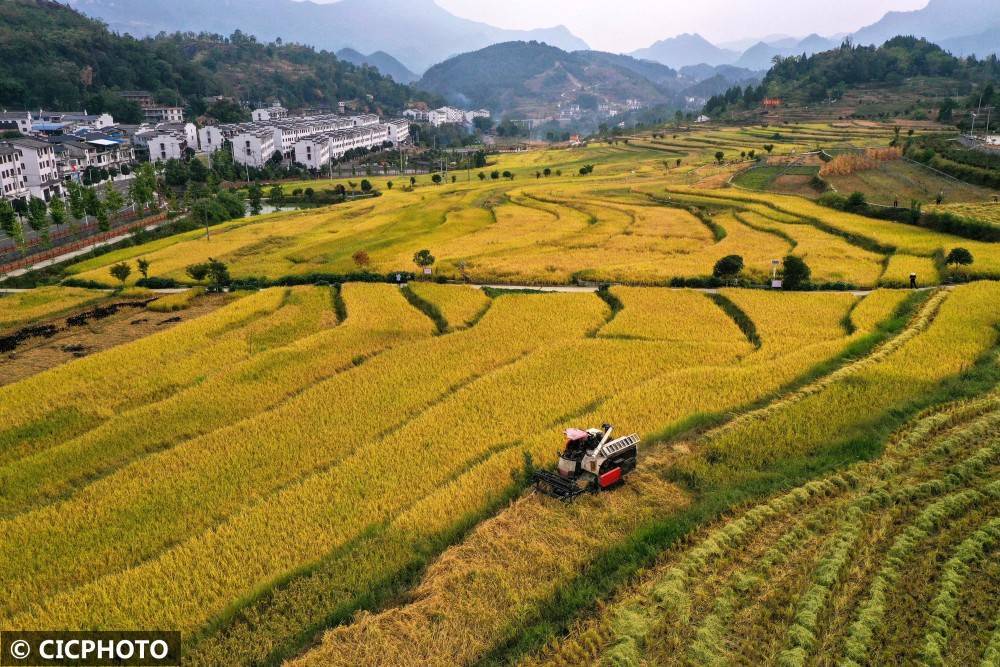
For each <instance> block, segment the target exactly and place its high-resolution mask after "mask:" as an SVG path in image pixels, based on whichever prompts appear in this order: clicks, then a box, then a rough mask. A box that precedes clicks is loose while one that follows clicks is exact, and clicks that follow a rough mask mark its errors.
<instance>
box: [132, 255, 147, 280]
mask: <svg viewBox="0 0 1000 667" xmlns="http://www.w3.org/2000/svg"><path fill="white" fill-rule="evenodd" d="M135 265H136V266H137V267H139V273H140V274H142V277H143V278H148V277H149V265H150V261H149V260H148V259H146V258H145V257H140V258H139V259H137V260H135Z"/></svg>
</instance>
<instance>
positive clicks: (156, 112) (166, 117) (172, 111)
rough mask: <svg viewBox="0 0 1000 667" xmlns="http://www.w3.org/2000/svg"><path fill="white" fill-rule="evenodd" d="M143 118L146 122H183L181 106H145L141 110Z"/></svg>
mask: <svg viewBox="0 0 1000 667" xmlns="http://www.w3.org/2000/svg"><path fill="white" fill-rule="evenodd" d="M142 115H143V118H145V119H146V122H147V123H183V122H184V109H183V107H163V106H153V107H146V108H144V109H143V110H142Z"/></svg>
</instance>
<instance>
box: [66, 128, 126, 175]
mask: <svg viewBox="0 0 1000 667" xmlns="http://www.w3.org/2000/svg"><path fill="white" fill-rule="evenodd" d="M49 141H50V142H51V143H52V145H53V146H55V150H56V162H57V164H58V165H59V175H60V176H61V177H62V178H63V180H66V179H67V178H71V179H79V178H80V177H81V176H82V174H83V172H84V171H86V169H87V168H88V167H94V168H96V169H108V170H121V168H122V167H124V166H126V165H131V164H132V163H134V162H135V149H134V148H133V147H132V144H131V143H129V142H128V141H116V140H113V139H109V138H107V137H106V136H100V135H97V136H94V137H93V138H81V137H72V136H68V137H67V136H63V137H53V138H52V139H50V140H49Z"/></svg>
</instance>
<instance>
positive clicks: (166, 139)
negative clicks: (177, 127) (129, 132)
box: [135, 130, 188, 162]
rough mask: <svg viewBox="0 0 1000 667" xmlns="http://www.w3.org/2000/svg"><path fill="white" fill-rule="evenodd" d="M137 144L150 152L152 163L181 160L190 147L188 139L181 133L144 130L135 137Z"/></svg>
mask: <svg viewBox="0 0 1000 667" xmlns="http://www.w3.org/2000/svg"><path fill="white" fill-rule="evenodd" d="M135 143H136V145H138V146H143V147H145V148H146V149H147V150H148V151H149V161H150V162H157V161H160V162H165V161H167V160H181V159H183V158H184V151H185V150H186V149H187V147H188V143H187V137H186V136H184V134H182V133H180V132H174V131H164V130H144V131H142V132H138V133H137V134H136V135H135Z"/></svg>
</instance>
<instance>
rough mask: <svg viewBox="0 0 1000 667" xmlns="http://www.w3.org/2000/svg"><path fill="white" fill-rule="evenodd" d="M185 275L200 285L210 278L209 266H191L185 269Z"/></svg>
mask: <svg viewBox="0 0 1000 667" xmlns="http://www.w3.org/2000/svg"><path fill="white" fill-rule="evenodd" d="M184 273H186V274H187V275H188V276H189V277H190V278H191V279H192V280H194V281H195V282H197V283H200V282H202V281H204V280H205V278H207V277H208V264H206V263H201V264H191V265H189V266H188V267H187V268H185V269H184Z"/></svg>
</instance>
